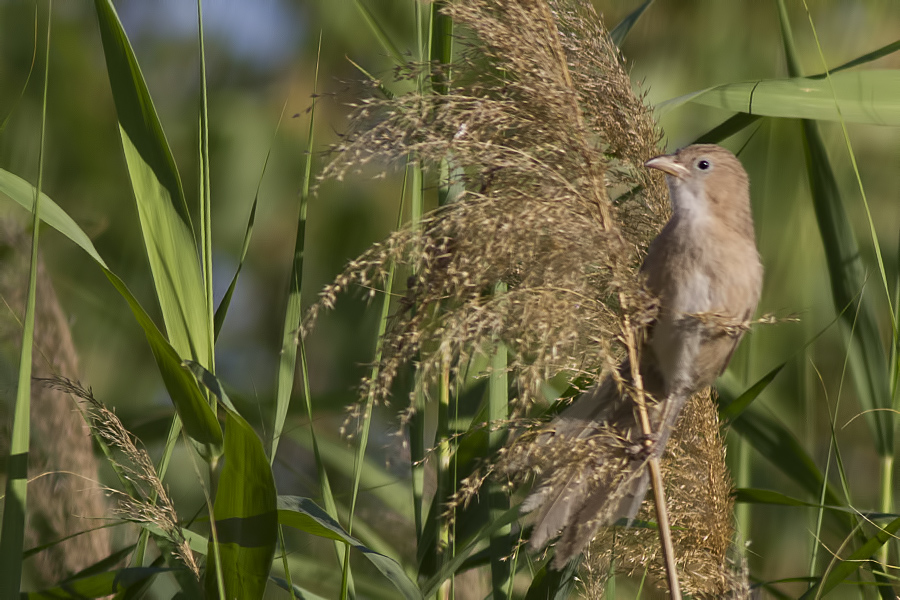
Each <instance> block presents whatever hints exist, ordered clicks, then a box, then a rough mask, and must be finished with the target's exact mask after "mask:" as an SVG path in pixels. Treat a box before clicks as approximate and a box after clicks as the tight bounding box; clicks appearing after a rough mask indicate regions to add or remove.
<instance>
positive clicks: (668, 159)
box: [644, 154, 690, 177]
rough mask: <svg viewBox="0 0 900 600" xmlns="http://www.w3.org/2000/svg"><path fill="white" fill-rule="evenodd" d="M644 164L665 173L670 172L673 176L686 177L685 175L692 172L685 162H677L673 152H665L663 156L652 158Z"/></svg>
mask: <svg viewBox="0 0 900 600" xmlns="http://www.w3.org/2000/svg"><path fill="white" fill-rule="evenodd" d="M644 166H645V167H647V168H649V169H659V170H660V171H662V172H663V173H668V174H669V175H671V176H672V177H684V176H685V175H687V174H688V173H690V171H689V170H688V168H687V167H685V166H684V165H683V164H681V163H679V162H676V161H675V157H674V156H673V155H671V154H665V155H663V156H657V157H655V158H651V159H650V160H648V161H647V162H645V163H644Z"/></svg>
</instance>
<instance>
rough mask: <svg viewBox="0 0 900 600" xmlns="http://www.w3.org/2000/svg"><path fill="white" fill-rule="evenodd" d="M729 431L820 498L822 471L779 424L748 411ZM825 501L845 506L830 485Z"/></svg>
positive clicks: (753, 411)
mask: <svg viewBox="0 0 900 600" xmlns="http://www.w3.org/2000/svg"><path fill="white" fill-rule="evenodd" d="M731 428H732V429H734V430H735V431H736V432H737V433H738V434H740V435H741V436H742V437H743V438H744V439H746V440H747V441H748V442H750V445H751V446H753V447H754V448H755V449H756V450H757V451H758V452H759V453H760V454H762V455H763V456H764V457H765V458H767V459H768V460H769V461H771V462H772V464H774V465H775V466H776V467H778V468H779V469H780V470H781V471H783V472H784V473H785V474H786V475H787V476H788V477H790V478H791V479H792V480H793V481H795V482H797V483H798V484H800V486H801V487H803V489H805V490H806V491H807V492H809V494H810V495H811V496H812V497H814V498H818V497H819V495H820V494H821V492H822V486H823V485H824V478H823V477H822V472H821V471H820V470H819V468H818V467H817V466H816V463H815V461H814V460H813V459H812V457H810V456H809V454H808V453H807V452H806V450H804V449H803V446H801V445H800V442H798V441H797V438H795V437H794V435H793V434H792V433H791V432H790V431H789V430H788V429H787V427H785V426H784V425H783V424H782V423H780V422H779V421H777V420H776V419H775V418H773V417H769V416H766V415H764V414H763V413H762V412H761V411H759V410H756V409H754V408H750V409H748V410H747V411H745V412H744V413H743V414H742V415H741V418H740V419H737V420H736V421H734V422H733V423H732V424H731ZM825 502H826V504H832V505H835V506H840V505H843V504H844V503H843V502H842V501H841V500H840V497H839V496H838V495H837V493H836V492H835V491H834V488H833V487H832V486H831V484H827V489H826V493H825Z"/></svg>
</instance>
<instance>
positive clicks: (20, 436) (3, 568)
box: [0, 0, 53, 598]
mask: <svg viewBox="0 0 900 600" xmlns="http://www.w3.org/2000/svg"><path fill="white" fill-rule="evenodd" d="M52 21H53V0H50V2H49V3H48V7H47V46H46V50H45V52H44V93H43V103H42V106H41V132H40V146H39V150H38V176H37V186H36V188H35V196H34V208H33V210H32V220H31V227H32V237H31V269H30V271H29V274H28V295H27V297H26V300H25V320H24V323H23V328H22V329H23V331H22V351H21V353H20V355H19V381H18V384H17V388H16V406H15V412H14V413H13V425H12V432H11V439H10V445H9V458H8V459H7V471H6V496H5V498H4V502H3V522H2V529H0V575H2V576H0V598H18V597H19V587H20V585H21V582H22V544H23V540H24V538H25V507H26V506H27V501H28V447H29V444H30V443H31V364H32V359H31V355H32V352H33V348H34V304H35V296H36V295H37V275H38V247H39V242H40V226H41V217H40V215H41V211H40V209H41V187H42V184H43V181H44V144H45V137H46V130H47V87H48V84H49V82H50V29H51V28H50V25H51V23H52Z"/></svg>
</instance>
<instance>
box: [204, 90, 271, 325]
mask: <svg viewBox="0 0 900 600" xmlns="http://www.w3.org/2000/svg"><path fill="white" fill-rule="evenodd" d="M286 108H287V100H285V102H284V105H282V107H281V114H280V115H279V116H278V124H277V125H275V133H274V134H273V135H272V142H271V143H270V144H269V150H268V151H267V152H266V160H265V161H263V168H262V173H260V174H259V181H258V182H257V184H256V194H255V195H254V196H253V204H251V205H250V217H249V218H248V219H247V228H246V229H245V230H244V241H243V243H242V244H241V257H240V258H239V259H238V265H237V269H235V271H234V277H232V278H231V283H229V284H228V289H227V290H226V291H225V295H224V296H222V301H221V302H219V307H218V308H217V309H216V314H215V316H214V317H213V335H214V336H215V337H216V339H218V337H219V331H221V330H222V324H223V323H224V322H225V315H226V314H228V307H229V306H231V298H232V296H234V289H235V288H236V287H237V282H238V277H239V276H240V274H241V269H243V268H244V259H246V258H247V250H249V249H250V237H251V236H252V235H253V225H254V223H256V207H257V205H258V204H259V190H260V188H262V182H263V177H265V175H266V168H267V167H268V166H269V158H271V156H272V148H273V147H274V145H275V138H276V137H278V131H279V130H280V129H281V121H282V119H283V118H284V111H285V109H286Z"/></svg>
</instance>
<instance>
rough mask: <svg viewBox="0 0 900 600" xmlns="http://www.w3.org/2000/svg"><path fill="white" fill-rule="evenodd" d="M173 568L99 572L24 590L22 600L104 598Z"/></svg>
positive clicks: (142, 568)
mask: <svg viewBox="0 0 900 600" xmlns="http://www.w3.org/2000/svg"><path fill="white" fill-rule="evenodd" d="M171 571H172V569H166V568H159V567H132V568H126V569H119V570H118V571H110V572H108V573H98V574H97V575H90V576H89V577H84V578H81V579H76V580H74V581H69V582H67V583H65V584H63V585H60V586H59V587H54V588H48V589H44V590H41V591H38V592H22V593H21V594H20V595H19V596H18V597H19V598H20V600H44V599H46V598H72V599H74V600H83V599H84V598H104V597H106V596H109V595H110V594H116V593H118V592H122V591H124V590H126V589H128V588H129V587H131V586H133V585H135V584H138V583H141V582H143V581H145V580H147V579H148V578H150V577H154V576H156V575H158V574H160V573H167V572H171Z"/></svg>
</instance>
